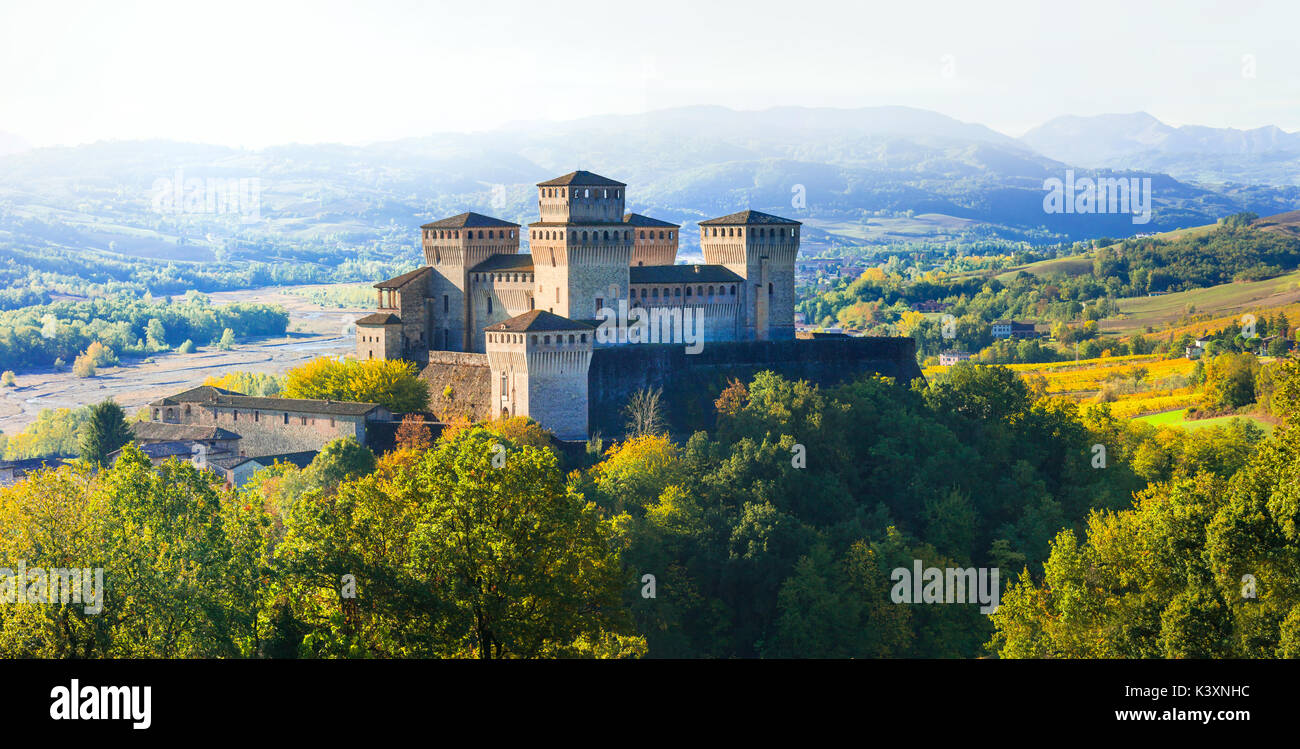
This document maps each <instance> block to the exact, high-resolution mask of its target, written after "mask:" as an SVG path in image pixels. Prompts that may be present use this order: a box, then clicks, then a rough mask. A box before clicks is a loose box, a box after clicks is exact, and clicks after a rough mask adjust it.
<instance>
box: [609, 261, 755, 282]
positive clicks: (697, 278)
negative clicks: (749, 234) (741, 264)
mask: <svg viewBox="0 0 1300 749" xmlns="http://www.w3.org/2000/svg"><path fill="white" fill-rule="evenodd" d="M628 280H629V281H630V282H631V283H740V282H743V281H744V280H745V279H743V278H741V277H740V275H739V274H737V273H736V272H735V271H732V270H730V269H728V268H727V267H726V266H725V265H634V266H632V267H631V268H629V269H628Z"/></svg>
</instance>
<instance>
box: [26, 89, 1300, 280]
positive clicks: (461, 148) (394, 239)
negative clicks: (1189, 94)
mask: <svg viewBox="0 0 1300 749" xmlns="http://www.w3.org/2000/svg"><path fill="white" fill-rule="evenodd" d="M1121 119H1123V120H1124V121H1123V122H1119V121H1117V122H1115V123H1113V125H1112V130H1111V132H1112V133H1113V135H1112V136H1111V137H1110V139H1109V141H1107V142H1109V143H1111V144H1112V145H1111V146H1109V148H1110V150H1111V151H1115V150H1120V149H1123V148H1126V147H1128V146H1127V144H1130V143H1137V144H1139V145H1141V144H1150V143H1159V142H1162V141H1163V140H1167V136H1166V133H1165V128H1164V126H1162V125H1160V123H1158V122H1156V121H1154V120H1153V119H1152V118H1149V117H1145V116H1126V118H1121ZM1045 127H1046V126H1045ZM1075 127H1076V131H1075V132H1076V137H1078V138H1081V139H1084V140H1087V139H1088V137H1089V136H1090V135H1092V133H1091V132H1090V131H1089V129H1088V126H1087V125H1086V123H1076V125H1075ZM1063 129H1064V128H1063V127H1060V126H1058V127H1057V128H1056V131H1057V132H1060V131H1062V130H1063ZM1046 132H1048V131H1044V133H1046ZM1135 133H1136V135H1135ZM1031 140H1032V139H1030V138H1029V137H1028V136H1026V139H1024V140H1017V139H1013V138H1010V137H1007V136H1005V135H1001V134H999V133H997V132H995V131H993V130H990V129H989V128H987V127H984V126H982V125H977V124H970V123H964V122H960V121H958V120H955V119H953V118H950V117H946V116H944V115H941V114H937V113H934V112H927V111H923V110H917V109H910V108H906V107H875V108H866V109H853V110H837V109H813V108H798V107H783V108H777V109H770V110H765V111H759V112H740V111H734V110H729V109H725V108H721V107H688V108H681V109H669V110H663V111H658V112H652V113H649V114H645V115H628V116H601V117H590V118H586V119H581V120H576V121H572V122H564V123H537V124H533V123H527V124H524V123H521V124H514V125H511V126H508V127H504V128H501V129H499V130H494V131H490V132H484V133H474V134H441V135H431V136H427V137H421V138H408V139H403V140H397V141H388V142H381V143H375V144H371V145H367V146H344V145H332V144H323V145H285V146H277V147H273V148H266V149H262V150H256V151H252V150H241V149H234V148H226V147H221V146H210V145H201V144H184V143H175V142H166V141H130V142H103V143H96V144H92V145H86V146H79V147H75V148H42V149H33V150H28V151H25V152H22V153H17V154H11V155H8V156H2V157H0V248H2V247H3V244H4V243H5V242H8V243H12V244H18V245H25V244H32V245H37V244H41V243H46V244H51V245H55V246H73V247H90V248H94V249H113V250H114V251H117V252H123V253H128V254H138V255H147V256H151V257H172V258H182V259H203V258H208V257H217V256H222V257H233V258H241V257H243V258H248V259H265V258H267V257H274V256H282V255H281V250H286V251H289V250H291V251H292V252H287V253H286V254H287V255H288V256H292V257H302V256H304V254H305V255H308V256H309V255H310V254H311V252H312V251H313V249H320V248H326V247H328V248H330V249H331V250H334V251H337V250H338V249H339V248H345V249H347V250H348V251H349V252H350V251H352V250H355V252H356V254H357V255H358V256H360V257H363V258H376V257H390V258H391V257H395V256H399V255H400V256H402V257H405V256H407V255H409V256H410V257H411V258H412V260H414V259H415V258H416V257H418V254H417V252H416V247H417V234H416V231H415V227H417V226H419V224H421V223H424V222H427V221H429V220H432V219H437V218H442V217H445V216H450V215H454V214H456V213H460V212H463V211H468V210H473V211H480V212H484V213H488V214H491V215H496V216H500V217H502V218H506V219H510V220H513V221H518V222H520V223H526V222H528V221H533V220H536V217H537V215H536V211H537V208H536V191H535V187H534V185H535V183H537V182H539V181H541V180H544V179H548V178H551V177H555V176H558V175H560V174H564V173H566V172H569V171H572V170H574V169H587V170H590V171H594V172H597V173H600V174H604V175H607V176H610V177H614V178H616V179H619V180H621V181H624V182H626V183H628V210H629V211H635V212H638V213H643V214H647V215H651V216H655V217H659V218H663V219H667V220H671V221H676V222H678V223H681V224H682V225H683V230H682V237H683V240H684V249H685V250H686V252H688V253H689V252H690V251H691V250H692V249H693V244H694V242H695V240H696V237H697V234H696V232H695V230H694V222H696V221H699V220H701V219H704V218H709V217H713V216H718V215H722V214H725V213H730V212H733V211H736V210H740V209H742V208H747V207H749V208H755V209H758V210H763V211H768V212H771V213H776V214H778V215H784V216H789V217H791V218H797V219H799V220H801V221H804V222H805V224H806V225H807V228H806V230H805V233H804V236H805V244H806V248H807V250H808V251H809V252H816V251H818V250H819V249H822V248H825V247H828V246H832V245H835V244H840V245H851V244H861V243H863V242H868V243H882V242H892V241H902V240H908V241H912V240H917V239H925V238H932V239H940V240H942V239H952V238H962V237H964V238H967V239H970V238H987V237H999V236H1000V237H1005V238H1008V239H1015V240H1020V239H1029V240H1032V241H1045V240H1050V239H1053V238H1060V237H1074V238H1084V237H1095V236H1103V235H1105V236H1128V235H1131V234H1134V233H1137V232H1147V231H1158V230H1163V229H1172V228H1178V227H1181V226H1191V225H1201V224H1205V223H1208V222H1211V221H1213V220H1215V219H1217V218H1219V217H1221V216H1223V215H1226V214H1229V213H1233V212H1236V211H1240V210H1252V211H1255V212H1256V213H1259V214H1260V215H1271V214H1276V213H1280V212H1282V211H1286V210H1291V209H1294V208H1295V207H1296V206H1297V205H1300V188H1294V187H1292V188H1279V187H1269V186H1263V187H1261V186H1227V187H1219V188H1215V189H1210V188H1207V187H1204V186H1199V185H1196V184H1190V183H1188V182H1186V181H1181V180H1178V179H1174V178H1171V177H1169V176H1167V175H1165V174H1162V173H1160V172H1158V171H1154V170H1132V171H1126V172H1115V173H1113V174H1114V176H1125V177H1139V178H1140V177H1146V178H1150V179H1151V185H1152V194H1153V195H1154V201H1153V202H1154V209H1155V210H1154V214H1153V216H1152V220H1151V222H1150V223H1149V224H1134V223H1133V221H1132V217H1131V216H1129V215H1123V214H1113V215H1097V214H1093V215H1079V214H1048V213H1045V212H1044V208H1043V197H1044V181H1045V180H1047V179H1050V178H1061V177H1063V176H1064V174H1065V171H1066V169H1067V168H1068V167H1067V164H1071V163H1082V162H1074V161H1066V162H1064V163H1063V162H1062V161H1060V160H1055V159H1053V158H1049V156H1045V155H1043V154H1041V153H1038V152H1037V151H1035V150H1033V149H1032V148H1030V144H1031ZM1046 140H1048V139H1047V138H1046V136H1044V142H1046ZM1066 140H1068V138H1065V137H1064V136H1062V142H1065V141H1066ZM1094 153H1095V154H1096V155H1097V156H1098V157H1101V156H1104V155H1105V153H1107V151H1106V150H1105V149H1102V148H1096V149H1095V150H1094ZM1109 166H1112V167H1115V168H1121V167H1122V168H1126V169H1132V167H1131V166H1129V165H1128V164H1126V163H1112V164H1110V165H1109ZM177 177H180V179H181V180H182V181H189V180H196V179H197V180H201V181H206V180H208V179H209V178H228V179H234V180H238V179H246V180H247V179H256V180H257V198H258V202H257V206H256V210H255V212H254V214H255V215H249V214H248V212H247V211H243V212H241V213H238V214H223V213H219V212H206V211H204V210H199V211H183V212H178V211H174V210H170V211H169V210H162V211H160V210H157V208H158V206H156V205H155V203H156V200H155V198H156V197H157V195H156V193H155V187H156V186H158V185H160V184H163V185H165V184H167V183H168V181H171V182H175V181H176V179H177Z"/></svg>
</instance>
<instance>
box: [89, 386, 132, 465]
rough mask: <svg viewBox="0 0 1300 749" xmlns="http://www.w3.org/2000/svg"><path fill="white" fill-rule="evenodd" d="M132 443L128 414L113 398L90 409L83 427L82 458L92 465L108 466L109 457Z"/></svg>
mask: <svg viewBox="0 0 1300 749" xmlns="http://www.w3.org/2000/svg"><path fill="white" fill-rule="evenodd" d="M130 441H131V429H130V427H128V426H127V425H126V414H125V413H124V412H123V411H122V407H121V406H119V405H117V403H116V402H114V401H113V400H112V399H111V398H110V399H108V400H105V401H103V402H100V403H96V404H95V405H93V406H91V407H90V418H89V419H88V420H87V421H86V423H85V424H83V425H82V427H81V457H82V459H84V460H87V461H89V462H90V463H91V464H92V465H107V463H108V455H109V453H111V452H113V451H114V450H118V449H121V447H122V446H123V445H125V444H126V443H128V442H130Z"/></svg>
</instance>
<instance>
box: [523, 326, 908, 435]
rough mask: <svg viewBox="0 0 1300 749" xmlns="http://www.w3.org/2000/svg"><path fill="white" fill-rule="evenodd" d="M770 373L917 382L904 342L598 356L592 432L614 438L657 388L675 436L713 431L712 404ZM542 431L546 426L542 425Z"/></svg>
mask: <svg viewBox="0 0 1300 749" xmlns="http://www.w3.org/2000/svg"><path fill="white" fill-rule="evenodd" d="M763 370H772V371H774V372H777V373H778V374H781V375H783V376H785V377H788V378H791V379H805V380H808V381H810V382H814V383H817V384H818V385H822V386H833V385H838V384H840V383H843V382H846V381H849V380H852V379H855V378H857V377H859V376H861V375H862V374H864V373H868V372H874V373H877V374H881V375H884V376H887V377H894V378H895V379H899V380H901V381H904V382H909V381H911V380H912V379H913V378H916V377H920V376H921V370H920V368H919V367H918V366H917V364H916V342H915V341H914V340H913V339H911V338H842V339H817V340H802V339H800V340H786V341H769V342H760V341H742V342H736V343H714V344H706V345H705V346H704V349H703V350H702V351H701V352H700V353H698V354H694V355H690V354H687V353H686V351H685V347H684V346H679V345H633V346H620V347H613V348H599V349H596V350H595V351H594V352H593V353H592V359H591V367H590V369H589V371H588V377H587V379H588V388H589V395H590V399H589V401H588V410H587V413H588V421H589V429H590V430H591V431H596V430H600V431H601V432H602V433H604V434H605V435H606V436H612V435H616V434H621V433H622V432H623V427H624V423H625V421H626V418H625V416H624V414H623V413H622V411H623V408H624V407H625V406H626V405H627V402H628V399H629V398H630V397H631V396H632V394H633V393H634V392H636V391H637V390H639V389H641V388H656V387H661V388H663V402H664V408H665V417H666V418H667V420H668V423H669V426H670V428H671V429H672V430H673V431H674V432H678V433H682V432H689V431H694V430H697V429H711V428H713V426H714V413H715V411H714V406H713V402H714V401H715V400H716V399H717V397H718V394H719V393H721V392H722V390H723V388H725V387H726V386H727V383H728V382H729V381H730V380H731V379H733V378H736V379H740V380H741V381H748V380H749V379H751V378H752V377H753V376H754V374H756V373H758V372H761V371H763ZM543 425H545V423H543Z"/></svg>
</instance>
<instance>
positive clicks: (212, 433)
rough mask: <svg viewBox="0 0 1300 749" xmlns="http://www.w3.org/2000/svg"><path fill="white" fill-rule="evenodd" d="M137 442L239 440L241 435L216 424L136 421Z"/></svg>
mask: <svg viewBox="0 0 1300 749" xmlns="http://www.w3.org/2000/svg"><path fill="white" fill-rule="evenodd" d="M131 433H132V434H134V435H135V438H136V440H140V441H144V440H148V441H150V442H172V441H175V440H193V441H198V442H201V441H204V440H237V439H239V438H240V437H239V435H238V434H235V433H234V432H232V431H230V430H228V429H222V428H221V427H219V426H217V425H215V424H166V423H163V422H161V421H136V422H133V423H132V424H131Z"/></svg>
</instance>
